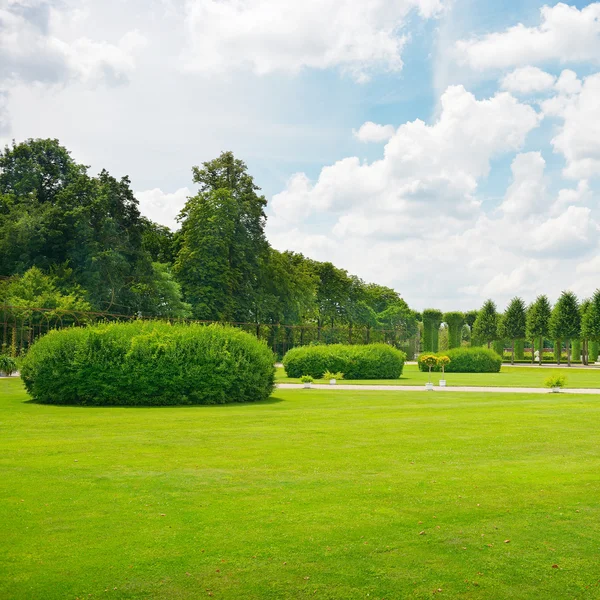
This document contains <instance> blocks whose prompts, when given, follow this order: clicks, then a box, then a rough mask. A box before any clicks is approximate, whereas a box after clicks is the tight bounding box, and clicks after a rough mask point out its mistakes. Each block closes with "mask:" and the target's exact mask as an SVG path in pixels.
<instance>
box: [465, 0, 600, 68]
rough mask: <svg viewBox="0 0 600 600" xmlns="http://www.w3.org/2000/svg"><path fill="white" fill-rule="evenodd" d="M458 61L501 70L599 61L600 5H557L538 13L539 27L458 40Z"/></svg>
mask: <svg viewBox="0 0 600 600" xmlns="http://www.w3.org/2000/svg"><path fill="white" fill-rule="evenodd" d="M454 51H455V54H456V57H457V59H458V62H459V63H461V64H466V65H468V66H469V67H471V68H472V69H475V70H478V71H481V70H484V69H490V68H498V69H504V68H508V67H512V66H520V65H531V64H536V63H541V62H545V61H548V60H557V61H559V62H561V63H566V62H588V61H589V62H593V63H597V62H599V61H600V3H598V2H594V3H592V4H589V5H588V6H586V7H584V8H582V9H581V10H579V9H577V8H576V7H574V6H568V5H567V4H563V3H562V2H559V3H558V4H556V5H555V6H552V7H551V6H544V7H542V8H541V10H540V24H539V25H538V26H536V27H526V26H525V25H523V24H522V23H519V24H518V25H515V26H514V27H510V28H509V29H507V30H505V31H503V32H500V33H490V34H488V35H484V36H482V37H475V38H471V39H468V40H459V41H458V42H456V44H455V48H454Z"/></svg>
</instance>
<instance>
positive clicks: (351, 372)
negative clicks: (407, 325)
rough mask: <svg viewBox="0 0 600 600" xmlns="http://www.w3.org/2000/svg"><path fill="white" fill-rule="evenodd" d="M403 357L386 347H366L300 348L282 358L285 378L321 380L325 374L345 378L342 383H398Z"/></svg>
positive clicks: (404, 358)
mask: <svg viewBox="0 0 600 600" xmlns="http://www.w3.org/2000/svg"><path fill="white" fill-rule="evenodd" d="M405 360H406V354H404V352H402V351H400V350H396V348H393V347H392V346H388V345H387V344H368V345H366V346H346V345H343V344H332V345H331V346H302V347H297V348H292V349H291V350H289V351H288V352H287V354H286V355H285V356H284V357H283V366H284V368H285V372H286V374H287V376H288V377H294V378H297V377H302V375H311V376H312V377H314V378H315V379H321V378H322V377H323V375H324V374H325V372H326V371H330V372H332V373H335V372H339V373H343V374H344V379H398V378H399V377H400V376H401V375H402V370H403V368H404V361H405Z"/></svg>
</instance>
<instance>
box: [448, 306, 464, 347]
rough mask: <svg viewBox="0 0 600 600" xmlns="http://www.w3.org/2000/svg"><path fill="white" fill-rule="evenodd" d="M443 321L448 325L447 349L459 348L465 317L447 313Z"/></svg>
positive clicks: (461, 314) (460, 314)
mask: <svg viewBox="0 0 600 600" xmlns="http://www.w3.org/2000/svg"><path fill="white" fill-rule="evenodd" d="M443 319H444V322H445V323H446V325H448V348H459V347H460V343H461V330H462V326H463V324H464V322H465V315H464V314H463V313H461V312H447V313H445V314H444V317H443Z"/></svg>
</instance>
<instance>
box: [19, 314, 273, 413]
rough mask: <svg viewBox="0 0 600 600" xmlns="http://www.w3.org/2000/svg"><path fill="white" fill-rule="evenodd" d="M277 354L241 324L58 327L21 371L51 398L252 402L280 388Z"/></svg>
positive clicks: (101, 402) (38, 396)
mask: <svg viewBox="0 0 600 600" xmlns="http://www.w3.org/2000/svg"><path fill="white" fill-rule="evenodd" d="M273 358H274V357H273V353H272V352H271V350H269V348H268V347H267V346H266V345H265V344H264V343H263V342H260V341H258V340H257V339H256V338H255V337H253V336H252V335H249V334H247V333H244V332H243V331H240V330H239V329H234V328H231V327H222V326H218V325H210V326H204V325H197V324H194V325H170V324H168V323H163V322H157V321H154V322H142V321H136V322H133V323H119V324H110V325H100V326H95V327H86V328H72V329H63V330H61V331H51V332H50V333H48V334H47V335H45V336H44V337H42V338H40V339H39V340H38V341H37V342H35V343H34V344H33V346H32V347H31V348H30V350H29V352H28V353H27V356H26V358H25V360H24V361H23V365H22V368H21V377H22V378H23V381H24V383H25V387H26V388H27V391H28V392H29V393H30V394H31V396H32V397H33V398H34V399H35V400H37V401H39V402H45V403H50V404H87V405H95V406H106V405H157V406H163V405H175V404H225V403H227V402H252V401H256V400H264V399H265V398H268V397H269V395H270V394H271V392H272V390H273V386H274V378H275V369H274V366H273Z"/></svg>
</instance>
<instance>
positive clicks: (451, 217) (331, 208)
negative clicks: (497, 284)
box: [267, 86, 544, 308]
mask: <svg viewBox="0 0 600 600" xmlns="http://www.w3.org/2000/svg"><path fill="white" fill-rule="evenodd" d="M539 118H540V117H539V115H538V114H537V113H536V112H535V110H534V109H533V108H532V107H530V106H528V105H526V104H522V103H520V102H518V101H517V100H515V98H513V97H512V96H511V95H510V94H507V93H500V94H497V95H496V96H494V97H492V98H489V99H485V100H477V99H476V98H475V97H474V96H473V95H472V94H470V93H469V92H467V91H466V90H465V89H464V88H463V87H461V86H457V87H451V88H449V89H448V90H447V91H446V93H445V94H444V95H443V97H442V99H441V112H440V115H439V118H438V119H437V120H436V121H435V122H434V123H433V124H431V125H428V124H426V123H424V122H423V121H419V120H416V121H412V122H408V123H405V124H403V125H401V126H400V127H398V129H397V130H396V132H395V133H394V135H393V137H392V138H391V139H390V140H389V141H388V143H387V144H386V146H385V148H384V151H383V157H382V158H381V159H380V160H376V161H374V162H372V163H363V162H361V161H360V160H359V159H358V158H356V157H353V158H346V159H343V160H340V161H338V162H337V163H335V164H333V165H331V166H328V167H325V168H323V170H322V171H321V174H320V175H319V177H318V179H317V180H316V181H315V182H311V181H310V180H309V179H308V178H307V177H306V175H304V174H297V175H296V176H294V178H292V179H291V180H290V182H289V184H288V186H287V188H286V189H285V190H284V191H283V192H282V193H280V194H277V195H275V196H274V197H273V200H272V202H271V209H272V211H273V213H274V217H273V218H270V219H269V222H268V225H267V229H268V234H269V238H270V239H271V240H272V241H273V243H274V244H276V245H277V247H279V248H293V249H296V250H304V251H306V249H307V247H308V248H312V247H313V243H314V239H313V238H314V236H315V231H314V228H315V223H318V226H319V228H320V231H319V233H318V239H319V241H320V245H319V247H318V248H315V252H317V255H316V256H315V257H316V258H320V259H322V260H323V259H327V260H332V261H333V262H334V263H336V264H339V265H340V266H344V267H345V268H348V269H350V270H351V271H352V272H358V274H359V275H361V276H363V277H365V278H366V279H369V280H374V281H379V282H381V283H384V284H388V285H394V286H396V287H397V288H398V289H399V290H400V291H403V290H404V289H410V291H411V299H412V301H413V302H414V303H415V305H416V306H420V307H421V308H422V307H423V306H424V305H425V304H430V303H431V302H436V303H441V302H442V299H444V304H445V307H451V306H454V307H456V306H457V304H456V303H457V302H459V301H460V302H464V298H465V295H466V293H465V292H464V291H462V290H464V289H470V290H471V292H470V293H469V295H474V297H475V300H473V302H476V301H478V298H477V293H478V291H480V289H481V282H482V281H486V280H487V281H489V279H491V277H493V274H494V273H493V271H494V264H495V254H497V256H498V257H504V256H505V254H506V253H505V251H504V250H502V249H501V248H499V247H496V248H494V246H490V241H491V240H494V239H495V237H496V236H497V235H498V232H497V230H496V229H495V228H496V227H497V223H496V222H495V221H490V220H489V219H488V218H487V217H485V216H484V213H483V208H482V206H481V202H480V200H479V199H478V198H477V185H478V181H479V180H480V179H481V178H483V177H485V176H486V175H487V174H488V172H489V169H490V161H491V159H492V158H494V157H496V156H500V155H502V154H504V153H506V152H510V151H514V150H517V149H518V148H519V147H521V146H522V144H523V143H524V141H525V137H526V135H527V133H528V132H529V131H531V130H532V129H533V128H535V127H537V125H538V123H539ZM543 171H544V161H543V159H542V157H541V155H540V154H539V153H528V154H524V155H520V158H518V159H517V160H516V161H515V164H514V165H513V172H514V174H515V183H514V185H513V187H512V188H511V190H510V191H509V193H507V200H508V204H507V207H508V208H510V206H511V205H512V204H513V203H517V205H518V210H522V209H523V207H524V206H526V207H527V210H528V211H533V210H534V209H535V207H536V206H537V202H538V197H537V194H536V193H534V192H536V185H537V186H538V188H539V189H543ZM532 173H535V177H534V180H535V182H536V183H535V185H534V184H531V183H527V182H526V179H527V177H528V176H529V177H531V176H532ZM539 189H538V191H539ZM526 192H529V193H530V194H533V199H532V198H531V197H530V196H528V195H527V193H526ZM519 197H520V198H521V201H520V204H519V201H518V199H519ZM292 224H293V230H294V236H293V239H292V238H290V237H288V236H287V234H286V232H287V231H288V230H289V229H291V228H292ZM507 229H508V230H509V231H510V227H507ZM302 234H305V235H306V236H307V239H311V241H310V242H303V241H302V239H303V238H302ZM323 236H325V240H328V242H329V243H326V242H325V241H324V239H323ZM531 260H534V259H533V258H532V259H531ZM521 262H522V261H521ZM459 282H460V285H459ZM474 290H476V291H474ZM440 305H441V304H440Z"/></svg>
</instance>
